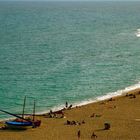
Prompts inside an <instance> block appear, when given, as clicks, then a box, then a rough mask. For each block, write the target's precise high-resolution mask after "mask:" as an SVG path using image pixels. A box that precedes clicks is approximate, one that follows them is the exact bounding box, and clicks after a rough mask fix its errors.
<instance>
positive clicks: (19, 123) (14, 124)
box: [0, 97, 41, 129]
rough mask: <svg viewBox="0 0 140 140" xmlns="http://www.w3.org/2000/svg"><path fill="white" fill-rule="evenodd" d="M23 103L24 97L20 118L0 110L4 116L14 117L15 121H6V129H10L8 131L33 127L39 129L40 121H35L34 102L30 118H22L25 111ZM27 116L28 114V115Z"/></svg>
mask: <svg viewBox="0 0 140 140" xmlns="http://www.w3.org/2000/svg"><path fill="white" fill-rule="evenodd" d="M25 101H26V97H25V98H24V104H23V113H22V116H19V115H17V114H13V113H10V112H8V111H5V110H0V111H1V112H4V113H6V114H9V115H12V116H14V117H16V119H14V120H9V121H6V122H5V124H6V128H10V129H27V128H31V127H33V128H35V127H39V126H40V124H41V121H40V120H35V102H34V109H33V114H32V118H31V117H30V116H31V114H30V116H29V117H24V115H25V114H24V109H25ZM28 115H29V114H28Z"/></svg>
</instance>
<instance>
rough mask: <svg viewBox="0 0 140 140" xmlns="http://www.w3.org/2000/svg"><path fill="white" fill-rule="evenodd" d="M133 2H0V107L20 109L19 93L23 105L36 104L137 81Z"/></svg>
mask: <svg viewBox="0 0 140 140" xmlns="http://www.w3.org/2000/svg"><path fill="white" fill-rule="evenodd" d="M139 9H140V2H0V109H4V110H7V111H10V112H13V113H21V112H22V104H23V99H24V96H25V95H26V96H27V103H26V113H27V112H28V113H29V112H31V110H32V106H33V100H34V99H35V100H36V102H37V103H36V106H37V107H36V109H37V112H42V111H46V110H49V109H54V108H57V107H59V106H64V104H65V102H66V101H68V102H69V103H72V104H73V103H81V102H82V101H88V100H90V99H93V100H94V99H95V98H96V97H98V96H102V95H105V94H107V93H110V92H115V91H118V90H120V89H124V88H126V87H128V86H133V85H134V84H137V83H139V81H140V61H139V60H140V55H139V53H140V38H138V37H137V36H136V31H137V29H139V28H140V14H139ZM116 94H117V92H116ZM5 117H7V116H5V115H4V114H3V113H0V118H5Z"/></svg>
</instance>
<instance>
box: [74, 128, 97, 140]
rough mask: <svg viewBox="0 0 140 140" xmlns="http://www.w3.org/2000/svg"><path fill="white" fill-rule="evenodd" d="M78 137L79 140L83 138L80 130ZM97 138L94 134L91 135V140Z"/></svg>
mask: <svg viewBox="0 0 140 140" xmlns="http://www.w3.org/2000/svg"><path fill="white" fill-rule="evenodd" d="M77 137H78V140H79V139H80V137H81V131H80V130H78V132H77ZM95 138H97V135H96V134H95V133H94V132H93V133H92V135H91V139H95Z"/></svg>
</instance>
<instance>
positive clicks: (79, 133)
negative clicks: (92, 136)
mask: <svg viewBox="0 0 140 140" xmlns="http://www.w3.org/2000/svg"><path fill="white" fill-rule="evenodd" d="M77 137H78V139H80V137H81V131H80V130H78V132H77Z"/></svg>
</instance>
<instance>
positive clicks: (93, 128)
mask: <svg viewBox="0 0 140 140" xmlns="http://www.w3.org/2000/svg"><path fill="white" fill-rule="evenodd" d="M131 93H133V94H135V95H136V98H133V96H129V95H128V96H125V95H122V96H119V97H114V98H113V100H112V101H108V100H105V101H100V102H97V103H91V104H88V105H84V106H81V107H77V108H72V109H70V110H65V111H64V114H65V116H66V118H46V117H44V116H37V118H38V119H41V121H42V124H41V126H40V127H39V128H30V129H27V130H20V131H17V130H0V140H78V137H77V132H78V130H80V132H81V135H80V139H79V140H90V139H91V135H92V133H93V132H94V133H95V134H96V135H97V138H93V139H97V140H139V139H140V131H139V130H140V94H139V89H138V90H135V91H131V92H130V93H129V94H131ZM114 99H115V100H114ZM93 113H94V114H93ZM91 116H92V117H91ZM67 120H69V121H73V120H74V121H78V122H82V121H83V120H84V122H85V123H81V125H66V124H65V123H66V122H67ZM106 122H107V123H109V124H110V126H111V128H110V129H109V130H104V123H106ZM1 125H2V124H1Z"/></svg>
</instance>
